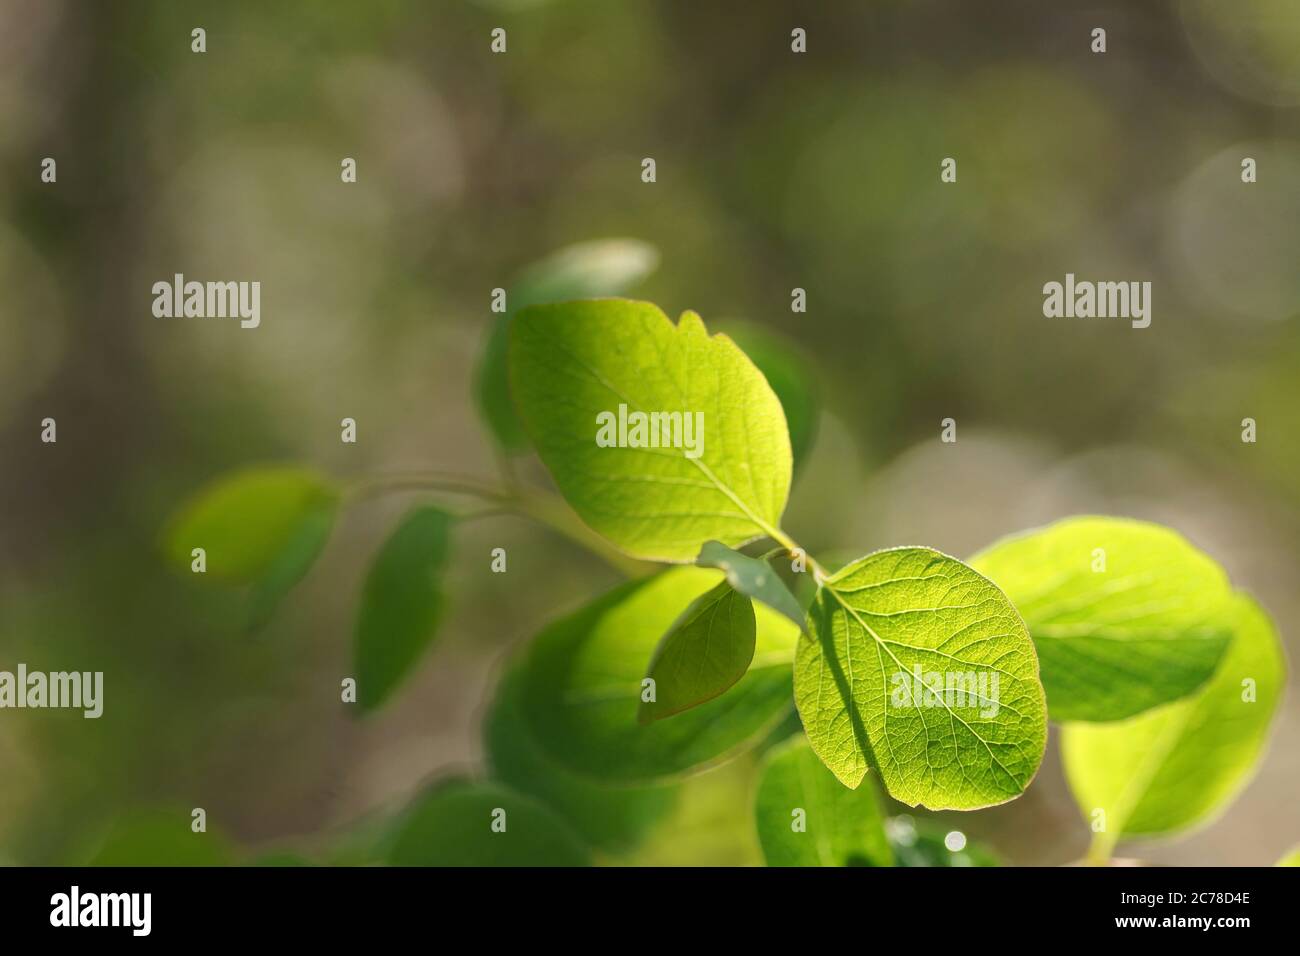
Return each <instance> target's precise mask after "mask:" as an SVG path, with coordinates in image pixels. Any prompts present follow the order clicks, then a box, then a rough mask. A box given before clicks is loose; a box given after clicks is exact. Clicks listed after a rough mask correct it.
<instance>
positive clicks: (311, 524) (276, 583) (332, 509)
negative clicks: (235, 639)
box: [248, 499, 338, 630]
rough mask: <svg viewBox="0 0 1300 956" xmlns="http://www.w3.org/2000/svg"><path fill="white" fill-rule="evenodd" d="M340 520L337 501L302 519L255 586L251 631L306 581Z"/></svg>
mask: <svg viewBox="0 0 1300 956" xmlns="http://www.w3.org/2000/svg"><path fill="white" fill-rule="evenodd" d="M337 517H338V500H337V499H330V500H328V501H326V502H324V503H322V504H321V505H319V506H318V507H315V508H312V509H311V510H310V511H308V512H307V513H306V514H304V515H303V517H302V520H301V522H299V525H298V528H297V530H296V531H294V533H293V535H292V536H291V537H290V538H289V540H288V541H287V542H286V543H285V546H284V548H283V549H282V550H281V551H280V553H279V554H278V555H276V557H275V559H274V560H273V561H272V562H271V565H270V567H268V568H267V569H266V571H264V572H263V573H262V576H261V577H260V578H258V579H257V580H256V581H255V582H253V590H252V593H251V595H250V597H249V606H248V628H249V630H256V629H257V628H259V627H262V626H263V625H264V624H265V623H266V622H267V621H268V620H270V618H271V616H272V615H273V614H274V613H275V610H276V608H278V607H279V606H280V602H281V601H283V600H284V597H285V595H287V594H288V593H289V592H290V591H291V590H293V588H294V587H295V586H296V585H297V584H298V582H299V581H301V580H302V579H303V578H304V577H306V575H307V572H308V571H310V570H311V567H312V565H313V564H315V563H316V559H317V558H319V557H320V553H321V552H322V551H323V550H325V543H326V542H327V541H329V536H330V532H331V531H333V530H334V522H335V519H336V518H337Z"/></svg>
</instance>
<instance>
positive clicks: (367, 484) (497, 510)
mask: <svg viewBox="0 0 1300 956" xmlns="http://www.w3.org/2000/svg"><path fill="white" fill-rule="evenodd" d="M402 491H436V492H441V493H443V494H451V495H465V496H468V497H471V498H478V499H479V500H481V501H484V502H486V503H488V504H489V505H490V507H489V508H488V509H486V510H484V511H482V512H478V513H476V515H475V516H487V515H489V514H516V515H521V516H523V517H525V518H531V519H532V520H534V521H536V522H537V523H538V524H541V525H545V526H546V527H547V528H550V529H551V530H552V531H555V532H557V533H559V534H562V535H564V536H565V537H566V538H568V539H569V540H570V541H573V542H574V543H576V544H579V545H581V546H582V547H584V548H586V549H587V550H588V551H590V552H592V553H593V554H595V555H597V556H598V557H600V558H603V559H604V560H605V561H606V562H607V563H608V564H610V565H611V566H613V567H614V568H616V569H617V570H619V571H621V572H622V573H623V574H625V575H627V576H628V577H634V578H635V577H644V576H645V575H646V574H648V573H649V572H650V571H651V570H652V568H653V565H650V564H647V563H646V562H644V561H638V560H637V559H635V558H630V557H628V556H627V555H625V554H624V553H623V552H621V551H619V550H618V549H617V548H614V547H613V546H612V545H610V544H609V543H608V542H607V541H606V540H605V539H604V538H602V537H601V536H600V535H598V534H596V532H594V531H592V530H591V529H590V528H588V527H587V526H586V525H585V524H583V523H582V522H581V520H579V519H578V517H577V516H576V515H574V514H573V513H572V512H571V511H570V510H569V509H568V508H567V507H565V505H564V504H563V503H562V502H561V501H560V500H559V499H558V498H556V497H554V496H553V495H546V494H540V493H537V492H532V491H525V490H522V489H518V490H507V489H505V488H501V487H498V486H496V485H492V484H490V483H488V482H486V481H483V480H482V479H480V478H475V477H472V476H468V475H458V474H452V473H450V472H441V471H426V472H409V473H403V474H392V475H375V476H373V477H369V478H363V479H361V480H360V481H358V482H356V483H355V484H353V485H352V486H351V487H350V488H348V489H347V491H346V496H347V497H348V498H349V499H351V500H363V499H366V498H372V497H375V496H377V495H381V494H386V493H389V492H402Z"/></svg>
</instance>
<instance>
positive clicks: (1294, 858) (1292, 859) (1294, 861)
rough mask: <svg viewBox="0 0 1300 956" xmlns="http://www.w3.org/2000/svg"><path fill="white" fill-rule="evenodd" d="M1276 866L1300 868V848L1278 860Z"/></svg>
mask: <svg viewBox="0 0 1300 956" xmlns="http://www.w3.org/2000/svg"><path fill="white" fill-rule="evenodd" d="M1274 866H1300V846H1298V847H1296V848H1295V849H1294V850H1292V851H1291V852H1290V853H1288V854H1287V855H1286V856H1284V857H1282V859H1280V860H1278V861H1277V863H1275V864H1274Z"/></svg>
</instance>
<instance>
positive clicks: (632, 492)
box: [510, 299, 790, 561]
mask: <svg viewBox="0 0 1300 956" xmlns="http://www.w3.org/2000/svg"><path fill="white" fill-rule="evenodd" d="M511 334H512V340H511V349H510V370H511V384H512V386H513V388H514V396H515V402H516V404H517V406H518V408H519V412H520V415H521V417H522V418H523V420H524V424H525V427H527V429H528V433H529V435H530V436H531V437H532V439H533V444H534V445H535V446H536V447H537V451H538V454H539V455H540V456H541V459H542V461H543V462H544V463H545V464H546V466H547V467H548V468H549V469H550V471H551V475H552V476H553V477H554V479H555V483H556V484H557V485H558V486H559V488H560V491H561V492H562V493H563V494H564V496H565V498H566V499H567V500H568V502H569V504H570V505H572V506H573V509H574V510H575V511H577V512H578V514H579V515H580V516H581V517H582V519H583V520H584V521H585V522H586V523H587V524H588V525H590V526H591V527H592V528H594V529H595V530H596V531H598V532H599V533H600V534H602V535H604V536H605V537H606V538H608V539H609V540H610V541H612V542H613V543H614V544H615V545H617V546H618V547H620V548H622V549H623V550H624V551H626V552H627V553H628V554H631V555H633V556H635V557H639V558H645V559H649V560H661V561H691V560H694V558H695V556H696V554H697V553H698V552H699V549H700V545H701V544H702V543H703V542H704V541H705V540H707V539H709V538H716V539H717V540H719V541H721V542H722V543H723V544H726V545H729V546H733V547H734V546H736V545H739V544H742V543H744V542H746V541H749V540H752V539H754V538H757V537H761V536H763V535H769V536H770V535H772V534H773V533H774V530H775V529H777V528H778V526H779V525H780V522H781V514H782V512H783V511H784V510H785V503H786V497H787V495H788V493H789V490H790V438H789V435H788V434H787V433H786V426H785V414H784V413H783V412H782V411H781V403H780V402H779V401H778V400H777V398H776V395H775V394H774V393H773V392H772V389H771V388H770V387H769V386H768V384H767V381H766V380H765V379H764V378H763V376H762V374H760V373H759V371H758V369H756V368H755V367H754V365H753V363H752V362H750V361H749V359H748V358H746V357H745V354H744V353H743V352H741V351H740V349H739V348H737V347H736V345H735V343H733V342H732V341H731V340H730V339H728V338H726V337H725V336H712V337H711V336H709V334H708V331H707V330H706V329H705V327H704V323H703V322H702V321H701V320H700V317H699V316H698V315H696V314H695V313H694V312H685V313H683V314H682V316H681V319H680V320H679V322H678V324H676V325H674V324H673V323H672V321H671V320H670V319H669V318H668V316H666V315H664V313H663V312H661V311H660V310H659V308H658V307H657V306H655V305H653V304H651V303H649V302H632V301H629V300H623V299H604V300H599V301H589V302H570V303H564V304H561V305H542V306H534V307H533V308H530V309H526V310H524V311H523V312H521V313H520V314H519V316H518V317H517V318H516V320H515V323H514V328H513V330H512V333H511ZM620 406H624V407H625V408H626V413H627V414H628V415H631V414H636V413H641V414H645V415H648V414H651V413H654V412H661V413H680V414H681V416H682V418H683V419H687V420H696V419H697V417H698V416H701V415H702V416H703V428H702V429H701V432H702V434H699V435H696V436H695V439H696V442H697V443H698V444H697V445H696V446H694V447H693V448H647V447H621V445H622V444H625V443H624V442H622V436H620V437H619V444H620V447H601V446H600V445H598V444H597V443H596V437H597V425H598V423H599V422H600V420H601V419H600V416H602V415H611V416H617V417H619V418H620V419H621V418H622V416H621V415H620V414H619V412H620ZM628 431H629V435H631V434H632V432H631V428H630V427H629V429H628ZM646 432H647V434H646V435H645V436H644V437H645V438H646V440H647V441H648V440H649V439H650V437H651V436H652V435H653V437H655V438H658V437H659V434H660V433H659V432H658V430H656V429H654V428H648V429H646ZM684 433H685V428H684V427H683V429H682V433H681V434H675V436H674V437H675V439H676V440H677V442H678V444H681V445H684V444H685V441H684V438H685V435H684ZM611 437H612V436H611ZM688 456H690V457H688Z"/></svg>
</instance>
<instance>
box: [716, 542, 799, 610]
mask: <svg viewBox="0 0 1300 956" xmlns="http://www.w3.org/2000/svg"><path fill="white" fill-rule="evenodd" d="M695 563H696V564H697V565H699V566H700V567H702V568H717V569H719V570H720V571H722V572H724V573H725V574H726V575H727V583H728V584H730V585H731V586H732V587H733V588H735V589H736V590H737V591H739V592H740V593H741V594H745V595H748V596H749V597H751V598H753V599H754V600H755V601H762V602H763V603H764V604H766V605H767V606H768V607H770V608H771V609H772V610H774V611H777V612H779V613H781V614H784V615H785V616H786V617H788V618H789V619H790V620H791V621H793V622H794V623H795V626H796V627H798V628H799V629H800V630H802V629H803V625H804V612H803V608H802V607H800V606H799V602H798V601H797V600H795V596H794V595H793V594H791V593H790V589H789V588H787V587H786V586H785V582H784V581H782V580H781V578H780V576H779V575H778V574H777V573H776V572H775V571H774V570H772V567H771V565H769V564H768V563H767V562H766V561H760V560H759V559H758V558H751V557H749V556H748V555H745V554H741V553H740V552H739V551H734V550H732V549H731V548H728V547H727V546H726V545H725V544H723V543H722V542H720V541H706V542H704V547H702V548H700V554H699V556H698V557H697V558H696V559H695Z"/></svg>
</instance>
